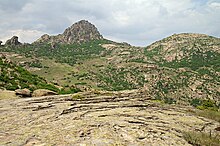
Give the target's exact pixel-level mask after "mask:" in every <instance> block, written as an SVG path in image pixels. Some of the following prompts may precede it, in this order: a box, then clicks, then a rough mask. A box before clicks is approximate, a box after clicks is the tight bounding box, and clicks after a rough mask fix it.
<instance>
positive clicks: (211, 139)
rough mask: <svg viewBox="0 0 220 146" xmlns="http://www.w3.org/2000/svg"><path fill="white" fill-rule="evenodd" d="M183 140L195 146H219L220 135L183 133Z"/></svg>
mask: <svg viewBox="0 0 220 146" xmlns="http://www.w3.org/2000/svg"><path fill="white" fill-rule="evenodd" d="M183 138H184V139H185V140H186V141H187V142H188V143H189V144H192V145H194V146H219V144H220V135H219V134H216V135H212V134H211V133H204V132H192V131H189V132H183Z"/></svg>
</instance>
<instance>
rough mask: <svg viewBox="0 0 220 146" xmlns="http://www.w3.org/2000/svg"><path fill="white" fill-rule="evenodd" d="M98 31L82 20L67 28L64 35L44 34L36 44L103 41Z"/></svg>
mask: <svg viewBox="0 0 220 146" xmlns="http://www.w3.org/2000/svg"><path fill="white" fill-rule="evenodd" d="M102 39H103V36H102V35H101V34H100V33H99V31H98V29H97V28H96V27H95V25H93V24H92V23H90V22H89V21H87V20H80V21H78V22H76V23H74V24H73V25H71V26H70V27H68V28H66V29H65V31H64V32H63V33H62V34H58V35H56V36H49V35H48V34H44V35H43V36H41V37H40V38H39V39H38V40H36V41H35V42H34V43H45V42H46V43H67V44H72V43H83V42H88V41H91V40H102Z"/></svg>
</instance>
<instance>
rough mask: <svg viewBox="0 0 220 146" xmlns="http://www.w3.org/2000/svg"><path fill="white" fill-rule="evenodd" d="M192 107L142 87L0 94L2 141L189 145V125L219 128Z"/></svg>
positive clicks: (212, 130) (8, 144)
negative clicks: (162, 100) (161, 99)
mask: <svg viewBox="0 0 220 146" xmlns="http://www.w3.org/2000/svg"><path fill="white" fill-rule="evenodd" d="M189 110H192V109H190V108H189V107H183V106H182V107H178V106H171V105H160V104H159V103H156V102H153V101H151V100H150V98H149V97H147V96H145V94H143V93H140V92H138V91H129V92H127V91H126V92H119V93H116V92H112V93H111V92H108V93H99V94H97V93H96V94H93V93H91V92H87V93H86V92H85V93H77V94H75V95H72V96H70V95H62V96H60V95H58V96H47V97H36V98H27V99H24V98H22V99H17V100H14V99H11V100H1V102H0V131H1V136H0V145H6V146H11V145H77V146H78V145H89V146H90V145H97V146H98V145H99V146H102V145H123V146H124V145H125V146H127V145H130V146H142V145H150V146H158V145H161V146H166V145H178V146H182V145H185V146H188V145H189V146H190V145H191V144H189V143H188V142H187V141H186V140H185V139H184V137H183V132H184V131H201V132H205V133H210V135H215V134H216V133H217V132H218V131H217V130H216V129H218V127H219V122H217V121H213V120H209V119H206V118H203V117H198V116H195V115H193V114H191V113H189ZM18 117H19V118H18ZM12 123H13V124H12Z"/></svg>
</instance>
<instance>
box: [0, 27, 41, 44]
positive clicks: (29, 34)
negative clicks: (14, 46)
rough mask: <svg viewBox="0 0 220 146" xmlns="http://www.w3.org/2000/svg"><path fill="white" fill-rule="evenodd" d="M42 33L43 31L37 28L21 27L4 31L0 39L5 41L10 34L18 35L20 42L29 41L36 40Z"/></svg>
mask: <svg viewBox="0 0 220 146" xmlns="http://www.w3.org/2000/svg"><path fill="white" fill-rule="evenodd" d="M43 34H45V32H41V31H37V30H22V29H18V30H10V31H7V32H5V34H4V35H3V36H2V37H1V38H0V40H2V41H3V43H5V42H6V41H7V40H8V39H10V38H11V37H12V36H18V37H19V41H20V42H22V43H24V42H25V43H31V42H33V41H35V40H37V39H38V38H39V37H40V36H42V35H43Z"/></svg>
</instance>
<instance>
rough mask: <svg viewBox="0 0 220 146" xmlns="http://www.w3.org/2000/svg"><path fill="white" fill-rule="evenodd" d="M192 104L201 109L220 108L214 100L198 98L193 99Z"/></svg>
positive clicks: (215, 109)
mask: <svg viewBox="0 0 220 146" xmlns="http://www.w3.org/2000/svg"><path fill="white" fill-rule="evenodd" d="M190 104H191V105H192V106H194V107H196V108H198V109H200V110H205V109H208V110H214V111H217V110H218V108H219V107H218V106H217V105H216V103H215V102H214V101H212V100H202V99H198V98H195V99H192V100H191V103H190Z"/></svg>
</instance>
